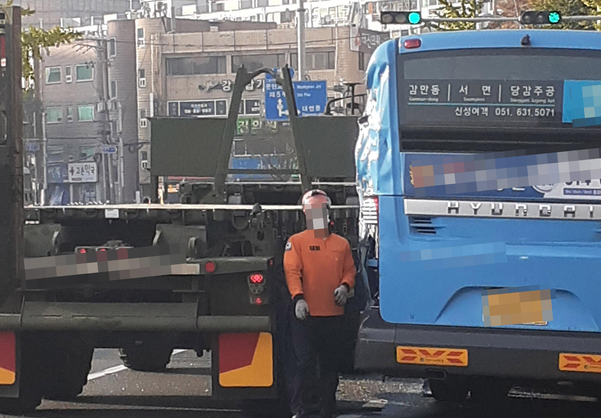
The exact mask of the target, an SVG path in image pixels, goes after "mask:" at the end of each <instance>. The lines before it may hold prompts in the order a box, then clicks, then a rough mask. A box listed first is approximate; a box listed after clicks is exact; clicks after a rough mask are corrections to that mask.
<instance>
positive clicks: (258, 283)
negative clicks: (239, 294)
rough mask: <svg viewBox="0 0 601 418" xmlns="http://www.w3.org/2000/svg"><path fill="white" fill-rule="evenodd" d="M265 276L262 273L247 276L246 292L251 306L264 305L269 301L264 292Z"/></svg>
mask: <svg viewBox="0 0 601 418" xmlns="http://www.w3.org/2000/svg"><path fill="white" fill-rule="evenodd" d="M265 284H266V280H265V276H264V275H263V273H251V274H249V275H248V290H249V296H250V303H251V305H265V304H266V303H267V302H268V300H269V294H268V292H265Z"/></svg>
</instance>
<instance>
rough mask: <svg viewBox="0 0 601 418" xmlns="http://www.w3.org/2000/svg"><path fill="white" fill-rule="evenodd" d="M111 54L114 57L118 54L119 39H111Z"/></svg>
mask: <svg viewBox="0 0 601 418" xmlns="http://www.w3.org/2000/svg"><path fill="white" fill-rule="evenodd" d="M108 43H109V56H111V57H114V56H115V55H117V40H116V39H115V38H112V39H109V42H108Z"/></svg>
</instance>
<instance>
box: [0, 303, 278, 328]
mask: <svg viewBox="0 0 601 418" xmlns="http://www.w3.org/2000/svg"><path fill="white" fill-rule="evenodd" d="M0 330H5V331H18V330H26V331H34V330H44V331H111V332H114V331H139V332H161V331H170V332H216V333H227V332H269V331H271V320H270V317H269V316H241V315H231V316H229V315H220V316H215V315H206V316H197V305H196V304H195V303H66V302H25V303H24V304H23V309H22V313H21V314H17V313H15V314H0Z"/></svg>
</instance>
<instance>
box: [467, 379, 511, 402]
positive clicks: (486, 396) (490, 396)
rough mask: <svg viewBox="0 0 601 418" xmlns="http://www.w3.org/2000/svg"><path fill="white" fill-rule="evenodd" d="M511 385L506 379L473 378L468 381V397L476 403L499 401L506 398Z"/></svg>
mask: <svg viewBox="0 0 601 418" xmlns="http://www.w3.org/2000/svg"><path fill="white" fill-rule="evenodd" d="M511 386H512V385H511V382H509V381H506V380H500V379H492V378H474V379H472V380H471V381H470V397H471V399H472V401H474V402H478V403H483V404H490V403H500V402H503V401H504V400H505V399H506V398H507V394H508V393H509V391H510V390H511Z"/></svg>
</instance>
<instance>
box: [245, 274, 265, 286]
mask: <svg viewBox="0 0 601 418" xmlns="http://www.w3.org/2000/svg"><path fill="white" fill-rule="evenodd" d="M248 280H250V282H251V283H252V284H261V283H263V282H264V281H265V277H263V275H262V274H261V273H255V274H251V275H250V276H249V278H248Z"/></svg>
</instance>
